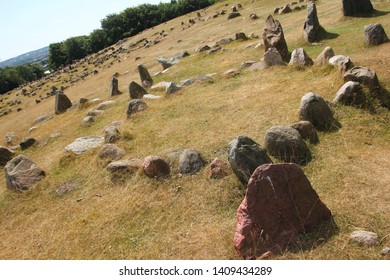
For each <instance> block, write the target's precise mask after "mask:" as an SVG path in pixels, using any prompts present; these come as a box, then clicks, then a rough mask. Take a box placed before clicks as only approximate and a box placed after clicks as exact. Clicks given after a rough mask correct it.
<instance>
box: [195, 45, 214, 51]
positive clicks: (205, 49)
mask: <svg viewBox="0 0 390 280" xmlns="http://www.w3.org/2000/svg"><path fill="white" fill-rule="evenodd" d="M210 49H211V48H210V46H209V45H204V46H202V47H200V48H198V49H197V50H196V51H197V52H204V51H208V50H210Z"/></svg>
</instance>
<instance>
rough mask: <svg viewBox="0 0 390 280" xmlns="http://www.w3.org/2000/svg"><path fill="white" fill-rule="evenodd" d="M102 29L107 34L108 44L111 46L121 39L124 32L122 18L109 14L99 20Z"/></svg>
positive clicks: (118, 15)
mask: <svg viewBox="0 0 390 280" xmlns="http://www.w3.org/2000/svg"><path fill="white" fill-rule="evenodd" d="M101 26H102V29H103V30H105V31H106V32H107V35H108V38H107V39H108V40H107V41H108V44H109V45H112V44H114V43H116V42H117V41H119V40H121V39H123V34H124V33H125V32H126V30H125V24H124V22H123V17H122V16H121V15H120V14H110V15H108V16H106V18H104V19H102V20H101Z"/></svg>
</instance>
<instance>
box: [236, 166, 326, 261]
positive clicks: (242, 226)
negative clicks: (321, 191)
mask: <svg viewBox="0 0 390 280" xmlns="http://www.w3.org/2000/svg"><path fill="white" fill-rule="evenodd" d="M331 219H332V213H331V212H330V210H329V209H328V208H327V207H326V206H325V204H324V203H322V201H321V200H320V199H319V197H318V195H317V193H316V192H315V190H314V189H313V188H312V186H311V184H310V182H309V180H308V179H307V177H306V176H305V174H304V173H303V171H302V169H301V168H300V167H299V166H298V165H296V164H291V163H287V164H264V165H262V166H259V167H258V168H257V169H256V170H255V172H254V173H253V175H252V177H251V179H250V180H249V183H248V188H247V191H246V195H245V198H244V200H243V202H242V203H241V205H240V207H239V208H238V211H237V231H236V234H235V236H234V246H235V248H236V250H237V251H238V252H239V253H240V254H241V256H242V257H243V258H244V259H254V258H257V257H259V256H261V255H262V254H264V253H266V252H268V251H270V252H273V253H278V252H281V251H283V250H285V249H286V248H287V247H288V245H289V244H291V243H294V241H295V240H296V238H297V236H298V235H299V234H300V233H307V232H310V231H312V230H313V229H314V228H315V227H317V226H319V225H320V224H321V223H322V222H324V221H331Z"/></svg>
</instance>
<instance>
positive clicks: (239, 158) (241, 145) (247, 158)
mask: <svg viewBox="0 0 390 280" xmlns="http://www.w3.org/2000/svg"><path fill="white" fill-rule="evenodd" d="M228 160H229V163H230V166H231V167H232V170H233V172H234V173H235V174H236V176H237V177H238V179H239V180H240V182H241V183H242V184H244V185H247V184H248V181H249V178H250V177H251V176H252V173H253V172H254V171H255V169H256V168H257V167H258V166H260V165H262V164H266V163H272V161H271V159H270V158H269V156H268V155H267V151H266V150H265V149H263V148H262V147H261V146H260V144H258V143H256V142H255V141H253V140H252V139H250V138H249V137H246V136H238V137H237V138H236V139H234V140H233V141H231V142H230V143H229V145H228Z"/></svg>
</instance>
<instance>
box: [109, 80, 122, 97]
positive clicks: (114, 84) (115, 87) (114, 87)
mask: <svg viewBox="0 0 390 280" xmlns="http://www.w3.org/2000/svg"><path fill="white" fill-rule="evenodd" d="M120 93H121V92H120V91H119V82H118V79H117V78H115V77H113V78H112V80H111V86H110V96H115V95H119V94H120Z"/></svg>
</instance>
